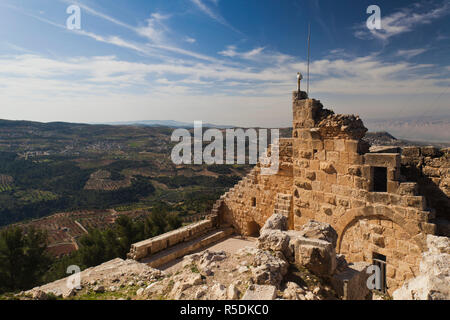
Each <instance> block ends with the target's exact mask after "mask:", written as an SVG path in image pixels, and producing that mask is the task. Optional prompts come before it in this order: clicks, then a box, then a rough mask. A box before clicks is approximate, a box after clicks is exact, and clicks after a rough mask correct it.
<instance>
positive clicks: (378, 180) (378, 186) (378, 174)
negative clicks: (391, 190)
mask: <svg viewBox="0 0 450 320" xmlns="http://www.w3.org/2000/svg"><path fill="white" fill-rule="evenodd" d="M373 191H375V192H387V168H385V167H374V168H373Z"/></svg>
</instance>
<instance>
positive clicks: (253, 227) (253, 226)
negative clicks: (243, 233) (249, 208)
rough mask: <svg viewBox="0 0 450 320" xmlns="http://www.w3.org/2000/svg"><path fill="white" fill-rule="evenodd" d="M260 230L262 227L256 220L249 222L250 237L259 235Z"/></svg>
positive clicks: (248, 231)
mask: <svg viewBox="0 0 450 320" xmlns="http://www.w3.org/2000/svg"><path fill="white" fill-rule="evenodd" d="M259 230H261V227H260V226H259V224H257V223H256V222H255V221H252V222H249V223H248V225H247V233H248V236H249V237H255V238H258V237H259Z"/></svg>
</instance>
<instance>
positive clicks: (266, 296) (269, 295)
mask: <svg viewBox="0 0 450 320" xmlns="http://www.w3.org/2000/svg"><path fill="white" fill-rule="evenodd" d="M276 297H277V288H276V287H275V286H270V285H254V284H253V285H251V286H249V287H248V289H247V291H246V292H245V294H244V296H243V297H242V300H274V299H275V298H276Z"/></svg>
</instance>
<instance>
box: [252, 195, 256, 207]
mask: <svg viewBox="0 0 450 320" xmlns="http://www.w3.org/2000/svg"><path fill="white" fill-rule="evenodd" d="M252 207H256V198H255V197H253V198H252Z"/></svg>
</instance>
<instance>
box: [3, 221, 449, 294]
mask: <svg viewBox="0 0 450 320" xmlns="http://www.w3.org/2000/svg"><path fill="white" fill-rule="evenodd" d="M286 225H287V219H286V217H285V216H283V215H281V214H274V215H273V216H272V217H271V218H269V219H268V220H267V222H266V224H265V225H264V227H263V228H262V229H261V235H260V237H259V238H258V240H257V242H256V243H254V244H255V245H256V247H255V246H246V247H243V248H241V249H239V250H231V251H228V252H226V251H224V250H212V249H209V250H204V251H201V252H198V253H195V254H191V255H188V256H185V257H184V258H183V259H182V260H181V261H179V262H177V263H175V264H173V265H172V266H171V267H168V268H167V269H166V270H165V271H162V270H157V269H153V268H151V267H148V266H147V265H146V264H143V263H139V262H137V261H134V260H122V259H114V260H111V261H109V262H106V263H104V264H102V265H100V266H96V267H93V268H89V269H87V270H84V271H83V272H81V273H80V274H79V275H80V285H79V287H78V288H74V289H70V288H69V287H68V283H69V282H68V280H69V279H68V278H66V279H62V280H58V281H55V282H53V283H49V284H47V285H44V286H42V287H39V288H34V289H32V290H30V291H27V292H22V293H20V294H17V295H14V296H9V297H7V298H10V299H34V300H48V299H82V300H239V299H242V300H273V299H286V300H325V299H326V300H330V299H342V298H347V299H351V300H360V299H372V298H373V299H377V300H379V299H386V297H385V296H377V295H373V294H372V292H370V291H369V290H368V288H367V278H368V274H367V272H366V270H367V267H368V265H369V264H368V263H365V262H361V263H354V264H351V263H347V262H346V261H345V257H344V256H342V255H337V254H336V252H335V247H336V240H337V234H336V231H335V230H334V229H333V228H331V226H330V225H328V224H325V223H320V222H317V221H310V222H309V223H307V224H305V225H304V226H303V228H302V230H299V231H293V230H290V231H287V230H286ZM236 241H238V240H236ZM239 241H242V240H239ZM449 241H450V239H449V238H445V237H435V236H430V237H429V239H428V247H429V249H430V250H429V251H428V252H426V253H424V255H423V261H422V264H421V266H420V271H421V274H420V275H419V276H418V277H417V278H414V279H412V280H410V281H409V282H407V283H405V285H404V286H403V287H402V288H400V289H399V290H397V291H396V292H395V293H394V298H397V299H448V298H449V296H450V293H449V289H448V288H449V287H448V283H450V273H449V266H450V263H449V257H450V252H449V249H448V248H449V246H450V243H449ZM250 243H252V242H250ZM236 244H237V242H236ZM236 244H235V245H236ZM212 248H216V249H217V248H220V246H219V247H217V246H213V247H212ZM72 277H73V276H72ZM70 283H73V282H70ZM70 283H69V284H70Z"/></svg>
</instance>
